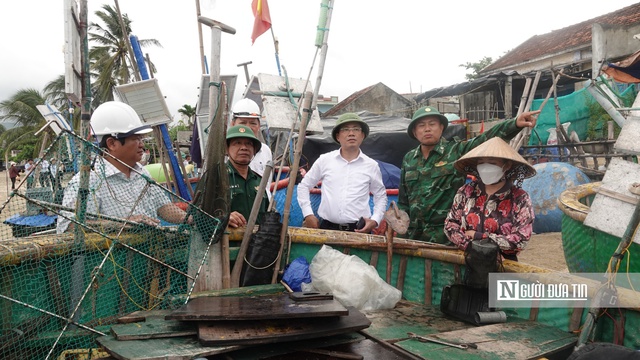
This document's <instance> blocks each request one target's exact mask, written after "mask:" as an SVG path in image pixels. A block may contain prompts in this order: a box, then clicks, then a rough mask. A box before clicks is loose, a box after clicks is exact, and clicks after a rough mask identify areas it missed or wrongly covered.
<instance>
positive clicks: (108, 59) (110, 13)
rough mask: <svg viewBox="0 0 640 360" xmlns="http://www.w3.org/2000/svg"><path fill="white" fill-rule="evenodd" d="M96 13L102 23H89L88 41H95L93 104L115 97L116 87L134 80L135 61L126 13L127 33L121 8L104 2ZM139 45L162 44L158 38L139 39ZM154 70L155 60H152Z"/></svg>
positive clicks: (90, 53)
mask: <svg viewBox="0 0 640 360" xmlns="http://www.w3.org/2000/svg"><path fill="white" fill-rule="evenodd" d="M95 15H96V16H97V17H98V18H99V19H100V20H101V21H102V23H103V24H100V23H96V22H92V23H91V24H90V26H89V29H90V31H89V41H90V42H92V43H93V44H95V45H94V46H92V47H91V49H90V50H89V58H90V62H91V77H92V79H93V81H92V83H93V86H92V92H93V97H94V102H93V104H94V106H97V105H99V104H101V103H103V102H105V101H110V100H113V88H114V87H115V86H117V85H122V84H127V83H129V82H131V81H133V80H134V78H135V77H134V73H133V69H134V67H133V65H132V64H131V62H130V60H129V57H128V56H127V37H128V35H129V34H131V33H132V31H131V23H132V21H131V20H130V19H129V17H128V16H127V14H122V20H123V22H124V26H125V31H126V34H123V33H122V28H121V27H120V22H119V19H118V12H117V11H116V9H115V8H114V7H112V6H110V5H106V4H105V5H102V10H98V11H96V12H95ZM138 41H139V42H140V47H143V48H144V47H147V46H151V45H155V46H160V47H162V45H161V44H160V42H159V41H158V40H155V39H143V40H138ZM149 67H150V68H151V71H153V72H155V66H154V65H153V63H151V64H149Z"/></svg>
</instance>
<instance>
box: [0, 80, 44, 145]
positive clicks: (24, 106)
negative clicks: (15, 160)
mask: <svg viewBox="0 0 640 360" xmlns="http://www.w3.org/2000/svg"><path fill="white" fill-rule="evenodd" d="M45 102H46V98H45V96H44V95H43V94H41V93H40V92H39V91H38V90H36V89H21V90H18V91H17V92H16V93H15V94H13V95H12V96H11V97H10V98H9V99H8V100H4V101H2V102H0V112H1V113H2V115H0V122H11V123H15V124H17V125H20V126H16V127H14V128H12V129H9V130H6V131H4V132H3V133H2V134H1V135H0V144H2V147H3V148H4V150H5V154H6V153H8V152H9V151H11V150H13V149H21V147H24V146H26V145H31V146H33V147H32V148H31V146H29V147H27V148H31V149H32V150H31V153H29V154H25V155H24V156H25V157H35V156H37V154H36V153H35V149H38V148H39V147H38V146H37V145H39V144H40V143H41V141H42V136H39V137H34V136H33V133H35V132H36V131H37V130H38V129H39V128H40V127H41V126H42V125H44V123H45V120H44V117H42V114H40V111H38V109H37V108H36V106H37V105H42V104H44V103H45Z"/></svg>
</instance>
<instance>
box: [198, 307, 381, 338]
mask: <svg viewBox="0 0 640 360" xmlns="http://www.w3.org/2000/svg"><path fill="white" fill-rule="evenodd" d="M348 310H349V315H348V316H334V317H328V318H327V317H324V318H312V319H275V320H258V321H217V322H199V324H198V338H199V339H200V343H201V344H203V345H207V346H223V345H257V344H268V343H277V342H284V341H297V340H304V339H312V338H317V337H324V336H331V335H338V334H343V333H348V332H353V331H358V330H362V329H366V328H367V327H369V325H370V324H371V321H369V319H367V317H366V316H364V314H362V313H361V312H359V311H358V310H356V309H355V308H353V307H351V308H349V309H348Z"/></svg>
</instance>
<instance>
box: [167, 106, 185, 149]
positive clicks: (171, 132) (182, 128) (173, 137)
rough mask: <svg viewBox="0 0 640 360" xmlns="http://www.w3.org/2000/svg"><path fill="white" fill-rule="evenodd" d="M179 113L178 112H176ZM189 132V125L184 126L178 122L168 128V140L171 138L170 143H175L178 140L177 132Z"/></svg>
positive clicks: (182, 122)
mask: <svg viewBox="0 0 640 360" xmlns="http://www.w3.org/2000/svg"><path fill="white" fill-rule="evenodd" d="M178 111H179V110H178ZM185 130H189V125H187V124H185V123H184V121H182V120H180V121H178V123H177V124H176V125H174V126H172V127H170V128H169V138H171V142H172V143H173V142H175V141H176V140H178V131H185Z"/></svg>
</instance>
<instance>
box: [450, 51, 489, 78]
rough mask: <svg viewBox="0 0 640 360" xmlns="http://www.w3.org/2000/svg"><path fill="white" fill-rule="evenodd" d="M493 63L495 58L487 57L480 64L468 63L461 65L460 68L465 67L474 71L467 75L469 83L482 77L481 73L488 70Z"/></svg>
mask: <svg viewBox="0 0 640 360" xmlns="http://www.w3.org/2000/svg"><path fill="white" fill-rule="evenodd" d="M492 62H493V58H491V57H489V56H485V57H483V58H482V59H481V60H480V61H478V62H474V63H470V62H468V63H466V64H460V65H458V66H460V67H463V68H465V69H467V70H472V73H471V74H466V75H465V78H466V79H467V80H469V81H471V80H475V79H477V78H479V77H480V75H479V72H480V71H481V70H482V69H484V68H486V67H487V66H489V64H491V63H492Z"/></svg>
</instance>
